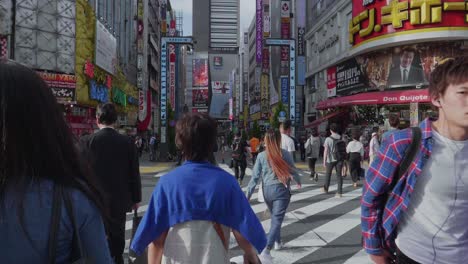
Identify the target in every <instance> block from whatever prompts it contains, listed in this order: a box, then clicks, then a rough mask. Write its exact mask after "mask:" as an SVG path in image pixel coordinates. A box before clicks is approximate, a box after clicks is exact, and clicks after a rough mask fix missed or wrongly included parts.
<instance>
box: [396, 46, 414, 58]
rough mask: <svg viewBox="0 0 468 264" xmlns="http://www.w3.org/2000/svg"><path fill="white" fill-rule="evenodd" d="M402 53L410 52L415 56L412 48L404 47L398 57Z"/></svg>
mask: <svg viewBox="0 0 468 264" xmlns="http://www.w3.org/2000/svg"><path fill="white" fill-rule="evenodd" d="M404 52H412V53H414V54H416V52H417V51H416V49H415V48H413V47H404V48H403V49H402V50H401V53H400V56H401V55H403V53H404Z"/></svg>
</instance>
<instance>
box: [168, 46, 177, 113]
mask: <svg viewBox="0 0 468 264" xmlns="http://www.w3.org/2000/svg"><path fill="white" fill-rule="evenodd" d="M175 49H176V46H175V45H174V44H169V102H170V104H171V109H172V110H175V100H176V99H175V90H176V50H175Z"/></svg>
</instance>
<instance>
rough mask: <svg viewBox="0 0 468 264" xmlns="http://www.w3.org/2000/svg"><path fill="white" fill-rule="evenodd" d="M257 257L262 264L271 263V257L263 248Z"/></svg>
mask: <svg viewBox="0 0 468 264" xmlns="http://www.w3.org/2000/svg"><path fill="white" fill-rule="evenodd" d="M259 258H260V261H261V262H262V264H273V257H272V256H271V255H270V253H267V252H266V251H265V250H263V251H262V254H260V256H259Z"/></svg>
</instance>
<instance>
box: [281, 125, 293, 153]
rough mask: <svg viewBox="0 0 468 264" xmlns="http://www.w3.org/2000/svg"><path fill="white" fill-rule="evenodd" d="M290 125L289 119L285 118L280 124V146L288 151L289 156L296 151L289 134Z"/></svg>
mask: <svg viewBox="0 0 468 264" xmlns="http://www.w3.org/2000/svg"><path fill="white" fill-rule="evenodd" d="M291 125H292V124H291V120H286V121H284V122H283V123H281V124H280V133H281V148H282V149H284V150H286V151H287V152H289V154H291V157H294V151H296V147H295V145H294V140H293V139H292V138H291V136H290V134H291Z"/></svg>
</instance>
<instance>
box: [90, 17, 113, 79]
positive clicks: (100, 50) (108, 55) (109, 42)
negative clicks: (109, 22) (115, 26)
mask: <svg viewBox="0 0 468 264" xmlns="http://www.w3.org/2000/svg"><path fill="white" fill-rule="evenodd" d="M95 64H96V65H97V66H99V67H100V68H102V69H103V70H105V71H106V72H108V73H110V74H112V75H114V74H115V67H116V65H117V39H116V38H115V37H114V35H112V33H111V32H110V31H109V30H108V29H107V28H106V26H104V24H102V23H101V22H100V21H99V20H97V21H96V54H95Z"/></svg>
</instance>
